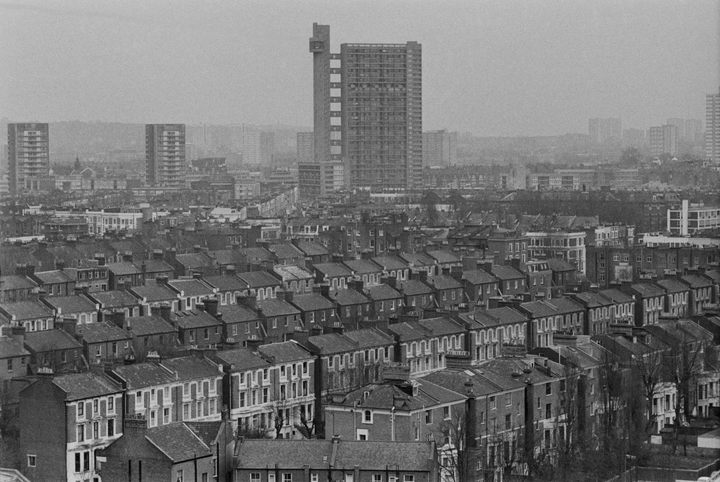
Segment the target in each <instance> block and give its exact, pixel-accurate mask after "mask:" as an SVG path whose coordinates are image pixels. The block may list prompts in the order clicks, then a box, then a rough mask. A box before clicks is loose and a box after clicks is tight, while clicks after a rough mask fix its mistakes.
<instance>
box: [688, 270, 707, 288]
mask: <svg viewBox="0 0 720 482" xmlns="http://www.w3.org/2000/svg"><path fill="white" fill-rule="evenodd" d="M680 279H681V280H683V281H684V282H685V283H687V284H689V285H690V287H691V288H706V287H708V286H712V284H713V282H712V280H709V279H707V278H705V277H704V276H700V275H697V274H692V273H690V274H686V275H685V276H681V277H680Z"/></svg>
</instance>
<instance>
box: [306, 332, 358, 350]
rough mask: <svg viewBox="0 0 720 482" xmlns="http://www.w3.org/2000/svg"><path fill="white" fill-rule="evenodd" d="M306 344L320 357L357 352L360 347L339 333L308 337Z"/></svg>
mask: <svg viewBox="0 0 720 482" xmlns="http://www.w3.org/2000/svg"><path fill="white" fill-rule="evenodd" d="M308 342H309V343H310V345H311V346H313V347H315V348H316V349H317V350H318V352H319V353H320V354H321V355H332V354H335V353H345V352H348V351H356V350H359V349H360V347H359V346H358V344H357V343H356V342H355V340H352V339H350V338H348V337H346V336H345V335H342V334H340V333H325V334H323V335H317V336H311V337H308Z"/></svg>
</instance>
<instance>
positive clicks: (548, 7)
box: [0, 0, 720, 136]
mask: <svg viewBox="0 0 720 482" xmlns="http://www.w3.org/2000/svg"><path fill="white" fill-rule="evenodd" d="M719 21H720V15H719V13H718V1H716V0H685V1H682V0H678V1H670V0H587V1H584V0H556V1H553V0H542V1H540V0H534V1H533V0H463V1H460V0H458V1H452V0H442V1H440V0H425V1H419V0H417V1H408V0H402V1H400V0H378V1H361V0H353V1H342V0H328V1H305V0H302V1H301V0H294V1H292V0H288V1H271V0H264V1H263V0H257V1H247V0H225V1H192V0H183V1H179V0H175V1H169V0H118V1H103V0H72V1H70V0H67V1H55V0H40V1H33V0H22V1H21V0H0V68H1V69H2V74H1V75H2V79H3V81H2V82H0V117H7V118H9V119H10V120H12V121H23V120H42V121H58V120H73V119H78V120H102V121H118V122H140V123H145V122H185V123H188V124H190V123H202V122H206V123H254V124H277V123H280V124H291V125H299V126H311V125H312V56H311V54H310V53H309V52H308V38H309V37H310V35H311V33H312V23H313V22H318V23H324V24H329V25H330V37H331V43H332V46H333V51H339V45H340V43H344V42H348V43H352V42H405V41H408V40H416V41H418V42H420V43H421V44H422V48H423V108H424V112H423V123H424V125H423V127H424V129H438V128H449V129H452V130H459V131H471V132H474V133H476V134H479V135H505V136H510V135H554V134H561V133H565V132H586V131H587V119H588V118H589V117H618V116H619V117H622V119H623V127H634V126H636V127H642V128H646V127H648V126H649V125H659V124H661V123H663V122H664V121H665V120H666V119H667V118H669V117H686V118H688V117H693V118H702V119H704V116H705V112H704V108H705V94H707V93H711V92H716V91H717V89H718V84H719V83H720V81H719V80H718V70H719V69H718V57H719V54H718V50H719V49H718V45H719V43H718V25H719Z"/></svg>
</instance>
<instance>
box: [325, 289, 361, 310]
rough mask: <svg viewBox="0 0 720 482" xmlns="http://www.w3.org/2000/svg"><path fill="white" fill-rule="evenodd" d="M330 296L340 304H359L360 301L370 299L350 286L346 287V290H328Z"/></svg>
mask: <svg viewBox="0 0 720 482" xmlns="http://www.w3.org/2000/svg"><path fill="white" fill-rule="evenodd" d="M330 298H332V299H333V301H335V302H336V303H337V304H339V305H342V306H347V305H359V304H362V303H369V302H370V300H368V299H367V298H366V297H365V295H363V294H362V293H360V292H359V291H356V290H354V289H352V288H348V289H346V290H337V291H335V292H334V293H333V292H330Z"/></svg>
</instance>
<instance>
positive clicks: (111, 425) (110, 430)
mask: <svg viewBox="0 0 720 482" xmlns="http://www.w3.org/2000/svg"><path fill="white" fill-rule="evenodd" d="M114 435H115V419H114V418H110V419H108V421H107V436H108V437H113V436H114Z"/></svg>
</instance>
